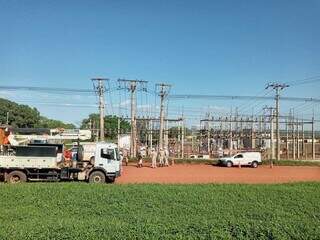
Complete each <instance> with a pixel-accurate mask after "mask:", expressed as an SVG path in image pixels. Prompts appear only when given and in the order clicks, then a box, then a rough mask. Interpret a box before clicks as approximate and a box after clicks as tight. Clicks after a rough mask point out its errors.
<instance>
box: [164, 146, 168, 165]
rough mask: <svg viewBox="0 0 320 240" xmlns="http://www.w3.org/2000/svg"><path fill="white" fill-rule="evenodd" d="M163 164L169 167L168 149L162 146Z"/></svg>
mask: <svg viewBox="0 0 320 240" xmlns="http://www.w3.org/2000/svg"><path fill="white" fill-rule="evenodd" d="M164 165H165V166H166V167H169V151H168V149H167V148H164Z"/></svg>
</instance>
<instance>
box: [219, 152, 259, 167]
mask: <svg viewBox="0 0 320 240" xmlns="http://www.w3.org/2000/svg"><path fill="white" fill-rule="evenodd" d="M259 164H261V153H260V152H241V153H238V154H236V155H234V156H232V157H225V158H220V159H219V165H223V166H227V167H232V166H234V165H237V166H239V165H241V166H242V165H245V166H251V167H253V168H257V167H258V165H259Z"/></svg>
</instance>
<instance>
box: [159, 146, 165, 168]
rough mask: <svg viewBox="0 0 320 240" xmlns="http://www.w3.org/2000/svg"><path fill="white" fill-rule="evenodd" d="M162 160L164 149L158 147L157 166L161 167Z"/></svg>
mask: <svg viewBox="0 0 320 240" xmlns="http://www.w3.org/2000/svg"><path fill="white" fill-rule="evenodd" d="M163 160H164V150H163V149H162V148H160V150H159V166H160V167H163V166H164V164H163Z"/></svg>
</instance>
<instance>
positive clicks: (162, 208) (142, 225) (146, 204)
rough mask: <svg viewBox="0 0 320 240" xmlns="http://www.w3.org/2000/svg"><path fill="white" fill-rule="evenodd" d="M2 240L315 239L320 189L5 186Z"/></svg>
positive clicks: (314, 185) (316, 185) (314, 186)
mask: <svg viewBox="0 0 320 240" xmlns="http://www.w3.org/2000/svg"><path fill="white" fill-rule="evenodd" d="M0 192H1V195H0V210H1V215H0V223H1V227H0V239H108V238H109V239H173V238H174V239H317V238H318V236H320V229H319V225H320V204H319V197H320V183H295V184H276V185H245V184H243V185H240V184H203V185H157V184H137V185H135V184H128V185H91V184H86V183H29V184H21V185H7V184H5V185H1V186H0Z"/></svg>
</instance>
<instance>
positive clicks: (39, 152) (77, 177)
mask: <svg viewBox="0 0 320 240" xmlns="http://www.w3.org/2000/svg"><path fill="white" fill-rule="evenodd" d="M2 149H4V148H3V147H2ZM120 174H121V161H120V155H119V152H118V147H117V145H116V144H113V143H105V142H99V143H97V144H96V148H95V158H94V159H91V161H83V160H82V153H81V148H79V153H78V160H77V161H72V160H70V161H69V162H68V161H66V160H65V159H63V158H61V155H59V153H58V147H55V146H40V145H39V146H16V147H10V146H9V147H8V148H7V150H5V151H2V152H1V155H0V179H1V180H2V181H4V182H8V183H19V182H26V181H88V182H90V183H105V182H114V181H115V179H116V178H117V177H119V176H120Z"/></svg>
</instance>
